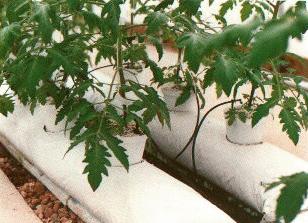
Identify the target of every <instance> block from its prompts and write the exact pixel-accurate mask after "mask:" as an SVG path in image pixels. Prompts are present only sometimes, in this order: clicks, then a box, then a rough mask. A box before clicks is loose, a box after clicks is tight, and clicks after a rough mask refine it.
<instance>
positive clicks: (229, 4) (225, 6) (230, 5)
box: [219, 0, 234, 17]
mask: <svg viewBox="0 0 308 223" xmlns="http://www.w3.org/2000/svg"><path fill="white" fill-rule="evenodd" d="M220 6H221V7H220V9H219V15H220V16H221V17H224V16H225V15H226V13H227V12H228V11H229V10H231V9H233V7H234V0H228V1H226V2H224V3H222V4H221V5H220Z"/></svg>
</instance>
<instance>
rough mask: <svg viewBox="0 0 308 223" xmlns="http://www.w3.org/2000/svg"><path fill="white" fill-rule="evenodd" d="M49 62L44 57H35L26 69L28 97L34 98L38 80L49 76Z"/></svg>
mask: <svg viewBox="0 0 308 223" xmlns="http://www.w3.org/2000/svg"><path fill="white" fill-rule="evenodd" d="M49 65H50V61H49V60H48V59H47V58H46V57H36V58H35V59H34V60H33V61H32V62H31V63H30V64H29V68H28V69H27V78H26V83H25V84H26V88H27V90H28V92H29V95H30V96H34V94H35V92H36V87H37V86H38V84H39V82H40V80H43V79H46V78H48V77H50V76H51V73H50V72H48V67H49Z"/></svg>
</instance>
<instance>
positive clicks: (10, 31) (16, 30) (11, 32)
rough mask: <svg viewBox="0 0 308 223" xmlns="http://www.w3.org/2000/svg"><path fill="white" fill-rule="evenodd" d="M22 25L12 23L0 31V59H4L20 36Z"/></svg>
mask: <svg viewBox="0 0 308 223" xmlns="http://www.w3.org/2000/svg"><path fill="white" fill-rule="evenodd" d="M20 29H21V27H20V25H19V24H18V23H12V24H10V25H8V26H5V27H3V28H2V29H1V30H0V57H1V58H4V57H5V56H6V54H7V53H8V51H9V49H10V48H11V47H12V45H13V43H14V41H15V40H16V39H17V38H18V37H19V36H20V34H21V33H20Z"/></svg>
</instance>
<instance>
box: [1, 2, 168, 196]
mask: <svg viewBox="0 0 308 223" xmlns="http://www.w3.org/2000/svg"><path fill="white" fill-rule="evenodd" d="M124 3H125V2H124V1H122V0H111V1H101V0H100V1H97V0H94V1H87V0H65V1H57V0H42V1H24V0H12V1H4V2H2V5H1V17H2V18H3V19H2V20H1V29H0V66H1V67H0V71H1V73H0V77H1V78H0V80H1V82H0V83H1V84H7V85H8V89H11V90H12V93H8V92H10V91H6V92H5V93H4V94H3V95H1V96H0V105H1V106H0V107H1V109H0V112H1V113H2V114H4V115H7V113H8V112H12V111H13V109H14V104H13V103H14V102H13V101H14V100H13V99H12V98H13V97H15V96H16V97H17V98H18V99H19V100H20V101H21V102H22V103H23V104H25V105H26V104H28V105H30V108H31V111H32V112H33V111H34V108H35V107H36V106H37V105H38V104H43V105H44V104H46V103H52V104H54V105H55V107H56V108H57V109H58V114H57V118H56V123H58V122H60V121H62V120H64V121H65V122H66V123H67V124H68V123H71V125H72V127H71V128H70V134H69V135H70V139H71V140H72V144H71V146H70V147H69V149H68V151H70V150H71V149H73V148H74V147H75V146H76V145H79V144H83V145H85V159H84V162H85V163H86V164H87V165H86V168H85V170H84V173H86V174H88V180H89V183H90V185H91V187H92V189H93V190H96V189H97V188H98V186H99V185H100V183H101V181H102V176H103V175H106V176H107V175H108V168H109V167H110V166H111V163H110V161H109V159H110V157H111V156H115V157H116V158H117V159H118V160H119V161H120V162H121V163H122V165H123V166H124V167H125V168H126V169H128V168H129V162H128V157H127V154H126V152H125V151H126V150H125V148H123V146H122V141H121V140H120V138H119V137H118V135H117V134H116V133H120V134H121V133H122V132H123V131H124V129H125V128H126V127H127V126H128V123H131V122H133V123H135V124H136V125H138V128H140V129H141V132H143V133H145V134H147V135H149V134H150V133H149V129H148V127H147V123H148V122H150V121H151V120H152V119H153V118H154V117H155V116H158V117H159V120H160V121H161V122H162V123H163V124H165V123H167V124H169V114H168V111H167V108H166V106H165V103H164V102H163V101H162V100H161V99H160V98H159V96H158V94H157V92H156V90H155V89H154V88H152V87H150V86H143V85H140V84H138V83H135V82H133V81H126V80H125V79H123V77H124V76H123V69H124V65H125V64H127V63H128V64H134V63H137V62H144V63H148V62H147V59H148V57H147V53H146V51H145V43H144V41H142V40H143V39H144V38H142V35H143V34H140V35H139V34H138V33H133V32H130V29H131V28H132V27H131V26H132V25H133V24H127V25H126V24H123V23H122V22H121V21H120V17H121V6H122V5H123V4H124ZM141 7H143V8H144V7H145V6H144V5H141ZM92 52H98V53H97V54H96V63H99V62H100V61H101V60H105V59H106V60H107V61H109V64H107V65H106V66H102V67H98V68H94V69H93V68H92V67H91V59H90V58H89V55H90V54H91V53H92ZM104 67H114V73H115V74H114V75H118V76H119V77H120V84H119V85H118V86H119V87H118V88H117V89H116V90H115V93H113V94H111V93H109V94H108V95H106V94H105V93H104V90H103V89H104V88H108V89H109V88H110V91H109V92H113V91H112V90H111V89H112V86H114V85H115V83H114V82H112V83H102V82H100V81H98V79H97V78H95V76H94V75H93V74H92V73H93V71H94V70H98V69H103V68H104ZM102 75H104V74H102ZM106 75H108V74H106ZM68 80H70V82H72V84H71V85H69V84H67V81H68ZM89 89H92V90H93V91H95V92H98V93H99V94H100V97H101V99H102V100H101V103H102V104H103V106H102V107H103V109H102V110H101V111H97V110H96V109H95V105H94V104H92V103H90V102H89V101H88V100H87V99H86V98H85V97H84V96H85V93H86V92H87V91H88V90H89ZM128 91H131V92H133V93H134V94H135V95H136V97H137V99H136V100H135V101H134V102H133V103H132V104H130V105H128V106H126V107H123V108H119V107H117V106H116V105H115V103H114V100H115V98H116V97H115V96H116V95H117V94H120V95H121V96H124V97H125V93H126V92H128ZM123 109H124V110H123ZM67 124H66V125H67ZM114 126H117V129H120V131H119V132H118V131H116V132H115V131H113V130H112V127H114Z"/></svg>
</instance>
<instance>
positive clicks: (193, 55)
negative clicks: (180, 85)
mask: <svg viewBox="0 0 308 223" xmlns="http://www.w3.org/2000/svg"><path fill="white" fill-rule="evenodd" d="M204 42H205V37H204V36H203V35H201V34H198V33H185V34H184V35H182V36H180V37H179V39H178V41H177V45H178V47H179V48H185V53H184V61H187V63H188V66H189V67H190V68H191V69H192V71H193V72H195V73H197V72H198V70H199V67H200V63H201V61H202V58H203V54H204Z"/></svg>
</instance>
